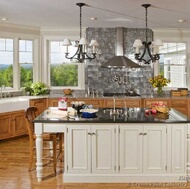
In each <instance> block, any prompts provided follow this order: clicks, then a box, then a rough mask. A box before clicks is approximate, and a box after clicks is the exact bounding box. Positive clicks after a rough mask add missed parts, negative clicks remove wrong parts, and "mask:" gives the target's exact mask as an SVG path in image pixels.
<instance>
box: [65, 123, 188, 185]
mask: <svg viewBox="0 0 190 189" xmlns="http://www.w3.org/2000/svg"><path fill="white" fill-rule="evenodd" d="M66 145H67V148H66V149H67V152H68V156H67V158H66V159H67V161H66V162H65V166H67V169H66V171H65V173H64V182H94V181H95V180H96V182H180V180H179V177H180V176H187V168H186V165H187V158H186V157H187V124H164V123H163V124H161V123H155V124H151V123H147V124H145V123H143V124H137V123H129V124H124V123H121V124H119V123H118V124H110V123H92V124H80V123H78V124H68V125H67V144H66Z"/></svg>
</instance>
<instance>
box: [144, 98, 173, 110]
mask: <svg viewBox="0 0 190 189" xmlns="http://www.w3.org/2000/svg"><path fill="white" fill-rule="evenodd" d="M159 101H162V102H163V103H164V104H165V105H167V106H170V99H166V98H146V99H143V107H144V108H150V107H151V104H152V103H155V102H159Z"/></svg>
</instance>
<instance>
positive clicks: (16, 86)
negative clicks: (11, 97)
mask: <svg viewBox="0 0 190 189" xmlns="http://www.w3.org/2000/svg"><path fill="white" fill-rule="evenodd" d="M0 38H9V39H13V71H14V72H13V89H7V90H6V89H5V90H3V91H5V92H6V91H8V92H15V91H21V90H22V89H21V88H20V68H19V39H23V40H32V41H33V42H34V52H33V54H34V68H33V79H34V82H35V81H40V75H41V74H40V73H41V69H40V67H41V63H40V35H32V34H24V33H10V32H2V31H1V32H0Z"/></svg>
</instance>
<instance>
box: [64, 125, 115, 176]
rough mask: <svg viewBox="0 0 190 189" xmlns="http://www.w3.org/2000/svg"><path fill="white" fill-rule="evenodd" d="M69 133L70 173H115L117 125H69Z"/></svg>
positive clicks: (68, 167) (68, 170)
mask: <svg viewBox="0 0 190 189" xmlns="http://www.w3.org/2000/svg"><path fill="white" fill-rule="evenodd" d="M67 135H68V140H67V141H68V148H67V149H68V164H67V165H68V166H67V172H68V173H77V174H87V173H88V174H91V173H97V174H110V173H115V171H116V157H115V156H116V127H115V126H114V125H110V124H108V125H106V124H98V125H96V126H91V125H85V124H74V125H69V126H68V128H67Z"/></svg>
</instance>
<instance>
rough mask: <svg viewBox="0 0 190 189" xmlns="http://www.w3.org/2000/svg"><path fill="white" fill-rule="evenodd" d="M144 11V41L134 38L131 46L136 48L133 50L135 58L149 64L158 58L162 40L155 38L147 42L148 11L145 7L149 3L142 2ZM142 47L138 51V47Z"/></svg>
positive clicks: (148, 5)
mask: <svg viewBox="0 0 190 189" xmlns="http://www.w3.org/2000/svg"><path fill="white" fill-rule="evenodd" d="M142 6H143V7H144V8H145V10H146V12H145V21H146V41H143V42H142V41H141V40H140V39H136V40H135V42H134V44H133V47H135V48H136V52H135V59H136V60H138V61H139V62H142V61H143V62H144V63H145V64H150V62H151V61H152V62H156V60H159V59H160V54H159V47H160V46H162V45H163V44H162V41H161V40H160V39H157V40H156V41H155V42H148V19H147V17H148V13H147V9H148V7H150V6H151V5H150V4H143V5H142ZM141 47H144V49H143V52H142V53H140V48H141Z"/></svg>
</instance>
